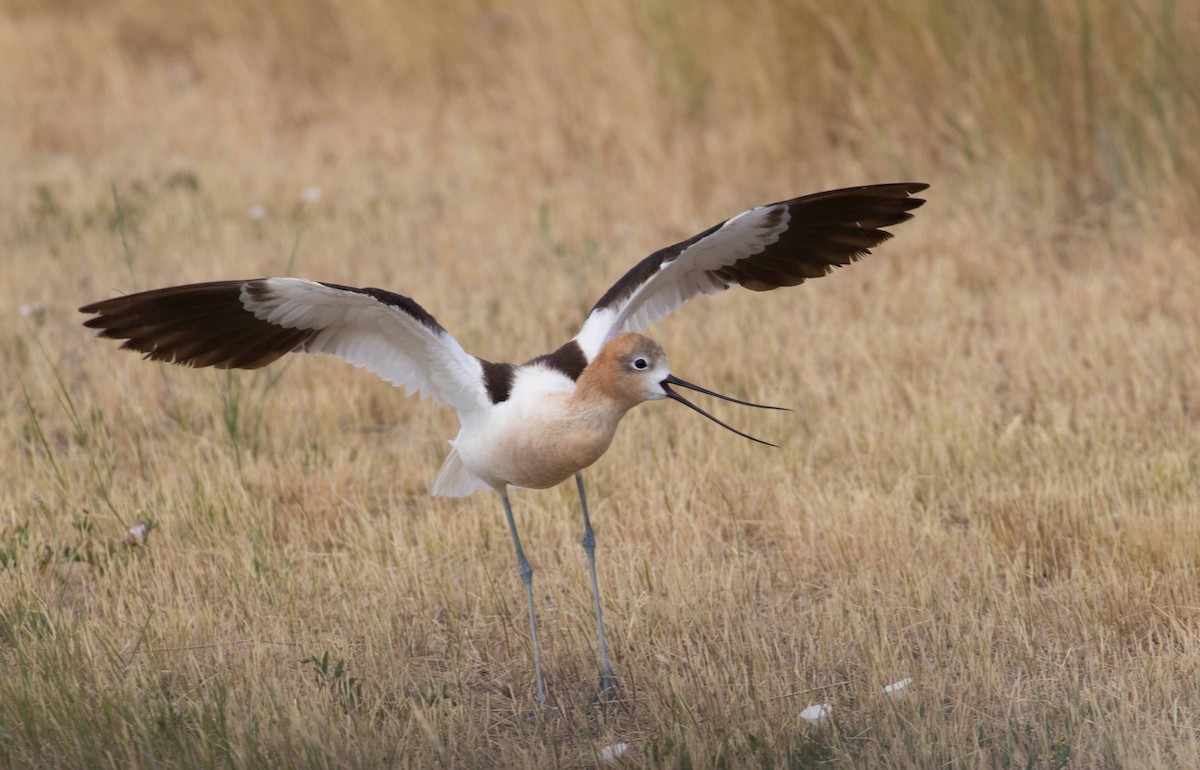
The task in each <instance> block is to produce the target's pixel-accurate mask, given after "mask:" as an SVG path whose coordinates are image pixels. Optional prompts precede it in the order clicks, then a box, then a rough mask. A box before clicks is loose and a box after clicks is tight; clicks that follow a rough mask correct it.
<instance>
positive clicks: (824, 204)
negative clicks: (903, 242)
mask: <svg viewBox="0 0 1200 770" xmlns="http://www.w3.org/2000/svg"><path fill="white" fill-rule="evenodd" d="M926 187H928V185H926V184H921V183H918V182H907V183H898V184H881V185H868V186H865V187H851V188H847V189H844V190H830V191H829V192H822V193H816V194H815V195H806V196H804V197H802V198H793V199H792V200H788V201H781V202H779V203H772V204H769V205H766V206H759V207H758V208H754V209H750V210H749V211H746V212H743V213H741V214H738V215H737V216H736V217H734V218H732V219H728V220H726V221H724V222H722V223H721V224H719V225H716V226H714V227H711V228H709V229H708V230H705V231H704V232H702V233H700V234H699V235H696V236H693V237H691V238H689V239H687V240H686V241H683V242H682V243H677V244H675V245H674V246H668V247H667V248H665V249H662V250H660V251H656V252H655V253H653V254H651V255H650V256H648V257H646V258H645V259H643V260H642V261H641V262H639V263H638V264H637V265H635V266H634V267H633V269H632V270H630V271H629V272H628V273H626V274H625V275H624V276H622V277H621V279H620V280H619V281H617V282H616V283H615V284H613V286H612V288H610V289H609V290H608V291H607V292H605V294H604V296H603V297H601V298H600V301H599V302H597V303H596V305H595V307H593V308H592V311H591V313H590V314H589V315H588V317H587V321H586V322H585V323H584V325H583V328H582V330H580V332H579V334H578V335H577V336H576V337H575V341H576V342H578V343H579V346H580V347H581V348H582V349H583V352H584V355H585V356H586V357H587V360H588V361H591V360H592V359H593V358H595V357H596V355H597V354H598V353H599V352H600V349H601V348H602V347H604V343H606V342H607V341H608V340H610V339H612V338H613V337H615V336H616V335H618V334H621V333H622V332H636V331H641V330H642V329H644V328H646V327H647V326H649V325H650V324H652V323H656V322H657V321H661V320H662V319H663V318H666V317H667V316H668V315H670V314H671V313H672V312H674V311H675V310H676V309H677V308H678V307H679V306H680V305H682V304H683V303H684V302H687V301H688V300H689V299H692V298H693V297H698V296H700V295H701V294H716V293H718V292H721V291H724V290H725V289H728V288H729V287H731V286H744V287H746V288H747V289H751V290H752V291H770V290H771V289H778V288H779V287H781V286H796V285H797V284H801V283H804V281H805V280H807V279H809V278H819V277H821V276H823V275H827V274H829V273H830V272H831V271H832V270H833V268H834V267H837V266H840V265H847V264H849V263H851V262H854V261H856V260H858V259H861V258H862V257H864V256H866V255H867V254H869V253H870V249H871V248H873V247H875V246H878V245H879V244H881V243H883V242H884V241H886V240H887V239H888V238H891V237H892V234H891V233H889V232H887V231H886V230H884V229H883V228H885V227H889V226H891V225H897V224H900V223H901V222H906V221H908V220H909V219H911V218H912V214H910V213H909V212H910V211H912V210H913V209H915V208H917V207H918V206H920V205H921V204H923V203H924V202H925V201H924V200H922V199H921V198H914V197H912V195H913V194H915V193H918V192H920V191H922V190H924V189H925V188H926Z"/></svg>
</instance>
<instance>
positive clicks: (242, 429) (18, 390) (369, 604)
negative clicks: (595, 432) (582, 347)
mask: <svg viewBox="0 0 1200 770" xmlns="http://www.w3.org/2000/svg"><path fill="white" fill-rule="evenodd" d="M1197 39H1200V6H1197V5H1196V4H1194V3H1179V2H1170V1H1168V0H1135V1H1133V2H1118V1H1117V0H1095V1H1094V2H1086V1H1081V2H1061V3H1033V2H1016V3H1009V2H978V3H959V2H952V1H951V0H927V1H923V2H911V1H909V2H899V1H895V2H892V1H889V2H880V3H872V4H862V5H860V6H851V5H849V4H845V3H835V2H819V1H815V0H809V1H806V2H802V1H795V2H791V1H787V0H757V1H751V2H736V3H735V2H715V1H714V2H703V3H701V2H696V3H670V2H647V3H635V2H617V1H615V0H604V1H600V2H592V3H586V4H566V3H562V4H550V3H544V4H532V3H530V4H513V5H504V4H500V3H482V2H481V3H472V2H465V1H462V0H454V1H453V2H426V3H421V2H414V3H384V2H377V1H374V0H356V1H355V2H339V3H335V2H318V1H317V0H302V1H300V2H285V0H264V1H263V2H257V3H239V2H233V1H232V0H214V1H213V2H208V3H202V4H192V5H185V4H164V3H153V2H147V1H145V0H95V1H94V2H85V1H84V0H47V1H46V2H36V1H35V0H0V168H3V170H4V173H3V175H0V248H2V249H3V254H4V260H5V262H4V263H5V265H6V267H7V268H8V269H7V271H6V276H5V280H4V281H3V282H0V300H2V301H0V307H4V308H6V309H7V310H6V311H5V312H6V318H7V319H8V320H7V321H6V322H5V323H4V324H2V325H0V363H2V365H3V369H4V371H5V374H4V378H5V383H6V385H7V387H5V388H4V389H3V393H2V394H0V398H2V399H3V417H2V418H0V420H2V423H0V424H2V425H3V436H4V441H5V443H4V447H5V448H4V454H3V456H2V457H0V479H2V480H3V483H0V656H2V659H3V666H4V670H5V671H6V672H7V673H6V675H5V676H3V677H0V763H3V764H5V765H6V766H13V767H46V766H62V767H122V768H125V767H163V766H169V767H170V766H189V767H191V766H201V767H260V766H275V767H279V766H311V767H345V766H355V767H358V766H361V767H367V766H372V767H378V766H404V767H427V766H432V765H438V764H440V765H447V766H468V767H478V766H570V767H577V766H596V765H598V764H601V763H603V762H604V755H603V753H602V752H603V750H604V748H605V747H612V746H616V745H619V744H625V745H626V746H627V747H628V748H627V751H626V752H625V754H624V755H623V757H622V758H621V760H620V761H621V762H624V763H627V764H629V765H632V766H652V767H737V766H775V767H780V766H782V767H807V766H813V765H817V764H821V765H826V764H828V765H834V766H847V767H849V766H853V767H864V766H865V767H913V766H935V765H951V766H964V767H988V768H992V767H1017V766H1025V767H1065V766H1071V767H1114V766H1131V767H1133V766H1136V767H1184V766H1195V765H1196V764H1197V759H1196V758H1197V756H1200V753H1198V751H1200V745H1198V744H1200V741H1198V739H1197V734H1196V730H1197V728H1196V725H1197V724H1200V677H1198V676H1197V674H1198V673H1200V672H1197V661H1198V660H1200V657H1198V655H1200V648H1198V643H1197V633H1198V631H1200V624H1198V623H1197V610H1196V608H1197V607H1200V587H1198V586H1200V580H1198V578H1200V575H1198V574H1197V568H1196V564H1197V560H1198V559H1200V524H1198V523H1197V517H1196V512H1197V510H1200V494H1198V491H1197V489H1198V488H1197V484H1196V480H1197V470H1198V464H1200V460H1198V457H1200V454H1198V452H1200V442H1198V440H1197V430H1196V428H1197V422H1198V420H1200V407H1198V405H1197V393H1198V392H1200V391H1198V386H1200V375H1198V372H1197V363H1196V362H1197V343H1196V340H1197V339H1198V337H1200V310H1198V309H1197V306H1196V301H1195V300H1196V297H1197V294H1198V289H1200V265H1198V263H1197V249H1196V246H1195V244H1196V237H1197V234H1198V231H1200V214H1198V213H1197V212H1198V211H1200V208H1198V204H1200V146H1198V144H1197V142H1196V140H1195V134H1196V127H1197V126H1198V125H1200V104H1198V101H1197V100H1198V96H1197V95H1198V94H1200V59H1198V58H1197V57H1196V56H1194V55H1192V54H1191V53H1190V50H1191V48H1192V47H1193V45H1194V43H1193V41H1195V40H1197ZM908 179H913V180H918V181H926V182H930V183H932V185H933V187H932V188H931V190H930V191H929V193H928V195H927V197H928V198H929V201H930V202H929V203H928V204H927V205H926V206H925V207H924V208H923V209H921V211H920V212H919V214H918V217H917V219H916V220H915V221H914V222H913V223H912V224H908V225H905V226H903V227H901V228H899V229H898V235H897V238H896V239H895V240H894V241H892V242H891V243H889V244H888V245H886V246H885V247H884V248H882V249H880V250H879V253H878V254H877V255H876V256H873V257H871V258H870V259H868V260H867V261H865V262H863V263H862V264H858V265H855V266H853V267H852V268H849V269H847V270H845V271H840V272H839V273H838V274H837V275H835V276H832V277H830V278H827V279H823V280H821V281H819V282H813V283H811V284H808V285H805V286H804V287H802V288H800V289H796V290H792V291H783V292H775V293H772V294H770V295H761V296H757V295H751V294H750V293H748V292H730V293H729V294H727V295H725V296H722V297H720V298H717V299H709V300H704V301H703V307H700V306H695V307H687V308H685V309H684V310H682V311H681V312H679V313H678V314H676V316H674V317H673V318H672V319H670V320H669V321H667V322H666V323H664V324H662V325H660V326H659V327H657V328H656V329H654V330H652V333H653V334H654V336H656V337H657V338H658V339H660V340H661V341H662V342H663V343H664V344H665V345H666V347H667V349H668V350H669V351H670V352H671V354H672V361H673V365H674V368H675V370H676V371H677V372H678V373H679V374H680V375H681V376H683V377H685V378H688V379H695V380H696V381H698V382H702V383H705V384H709V385H711V386H713V387H716V388H718V389H722V390H725V391H728V392H734V393H740V394H743V395H745V396H746V397H749V398H752V399H754V400H763V401H768V402H772V403H787V404H790V405H792V406H794V407H796V409H797V413H796V415H794V416H788V417H782V418H781V417H777V416H766V415H754V414H737V415H732V416H731V419H736V420H738V424H739V425H744V426H746V427H747V428H749V429H751V430H752V431H754V432H755V433H756V434H758V435H763V436H765V437H767V438H768V439H771V440H775V441H778V442H779V443H782V444H783V445H784V450H782V451H781V452H777V453H766V452H763V451H760V448H758V447H754V446H751V445H748V444H743V443H736V442H735V440H733V439H732V438H730V437H727V436H721V435H717V434H716V433H714V430H716V429H714V428H713V427H712V426H710V425H707V424H704V423H703V421H701V420H698V419H697V420H692V419H690V417H689V415H687V414H680V413H679V412H677V411H676V410H673V409H670V408H661V409H659V408H654V407H646V408H644V409H641V410H637V411H636V412H635V413H634V414H632V415H631V416H630V417H629V418H628V419H627V424H626V426H625V427H624V428H622V431H621V434H620V435H619V437H618V440H617V442H616V443H615V444H614V447H613V449H612V450H611V451H610V453H609V454H608V455H607V456H606V457H605V458H604V459H603V460H602V461H601V462H600V463H598V464H597V466H596V467H595V469H594V470H593V471H591V472H590V474H589V479H590V483H591V489H592V494H593V496H594V497H595V498H596V499H595V503H594V504H595V506H596V513H595V521H596V525H597V537H598V541H599V549H600V558H601V584H602V591H603V593H604V601H605V606H606V611H607V613H608V614H607V619H608V622H609V623H610V625H611V631H610V633H611V634H612V636H613V645H614V649H613V654H614V658H615V661H616V663H617V666H618V670H619V672H620V674H621V675H622V676H623V677H624V678H625V681H626V683H627V686H628V691H629V695H630V698H629V701H628V703H627V704H626V705H625V706H624V707H623V708H621V709H618V710H616V711H615V712H612V713H606V712H604V711H602V710H599V709H597V708H596V707H595V706H594V705H592V704H591V703H590V695H591V688H592V687H593V686H594V671H593V662H592V661H593V660H594V657H595V651H594V645H595V642H594V636H593V634H594V631H593V628H592V621H591V619H590V614H589V613H590V590H589V588H588V584H587V581H586V573H585V567H584V560H583V555H582V552H581V549H580V548H579V547H578V543H577V541H578V537H579V529H580V527H579V521H578V514H577V512H576V508H575V506H576V503H575V501H574V499H573V495H572V493H571V490H570V489H566V488H564V489H562V490H556V491H552V492H549V493H522V492H517V493H515V494H514V503H515V507H516V510H517V516H518V520H519V522H520V525H521V527H522V531H523V538H524V540H525V542H526V548H527V551H528V552H529V555H530V558H531V560H532V561H533V563H534V566H535V569H536V570H537V575H536V578H535V581H536V582H535V587H536V588H537V598H538V602H539V612H540V616H541V617H540V619H541V622H542V629H543V634H544V635H545V638H546V641H545V645H546V646H545V648H544V655H545V656H546V660H547V666H548V670H547V675H548V680H549V684H550V689H551V691H552V693H553V694H554V696H555V698H556V699H557V700H558V702H559V703H560V706H561V707H562V711H563V717H562V719H560V720H542V721H539V722H536V723H529V722H527V721H525V720H524V719H523V718H522V715H523V714H524V713H525V711H526V710H528V709H529V708H530V707H531V705H532V698H531V687H532V670H531V669H532V665H531V661H530V658H529V649H528V640H527V631H526V630H525V629H524V626H523V623H524V619H523V617H522V613H523V611H524V610H523V605H522V602H521V596H520V592H519V585H520V584H519V582H518V580H517V578H516V575H515V569H514V565H513V563H512V562H513V558H512V554H511V552H510V546H509V543H508V539H507V533H506V531H505V529H504V522H503V517H502V515H501V512H500V510H499V507H498V505H497V504H496V501H495V500H494V499H492V498H491V497H488V496H484V495H480V496H477V497H476V498H471V499H470V500H468V501H465V502H464V501H444V500H433V499H431V498H429V497H428V489H429V486H430V484H431V483H432V479H433V477H434V474H435V473H436V471H437V468H438V467H439V464H440V461H441V458H442V456H443V454H444V451H445V448H446V447H445V443H444V442H445V440H446V439H447V438H449V437H450V436H452V435H453V433H454V430H455V420H454V418H453V416H452V415H449V414H446V413H444V412H442V411H440V410H437V409H435V408H433V407H431V406H430V405H429V404H421V403H416V402H410V401H406V400H403V399H401V398H399V397H398V396H397V394H396V393H395V392H394V391H392V390H391V389H390V388H388V387H387V386H386V385H384V384H382V383H380V382H378V381H376V380H375V379H373V378H372V377H371V376H369V375H366V374H364V373H362V372H358V371H355V370H352V369H350V368H349V367H345V366H344V365H342V364H340V363H339V362H336V361H324V360H302V361H297V362H295V363H293V364H289V365H286V366H277V367H274V368H273V370H272V371H269V372H264V373H238V374H234V375H227V374H225V373H213V372H193V371H186V370H176V369H170V368H167V367H161V366H157V365H150V364H146V363H144V362H141V361H139V360H138V359H137V357H136V356H132V355H127V354H118V353H116V352H115V351H114V349H113V348H114V347H115V346H114V345H111V344H109V343H104V342H99V341H96V340H93V339H91V337H90V334H89V333H87V332H86V330H84V329H82V328H81V327H80V325H79V321H80V317H79V316H78V314H77V313H76V312H75V308H76V307H77V306H79V305H80V304H83V303H85V302H88V301H92V300H95V299H99V298H102V297H106V296H109V295H111V294H113V293H115V292H117V291H134V290H139V289H147V288H153V287H157V286H162V285H167V284H172V283H182V282H186V281H193V280H210V279H217V278H233V277H252V276H258V275H270V274H279V273H282V272H283V271H285V270H286V269H288V267H289V266H291V267H292V270H293V272H294V273H295V274H298V275H304V276H308V277H313V278H319V279H324V280H332V281H337V282H341V283H349V284H359V285H378V286H384V287H386V288H389V289H392V290H395V291H400V292H403V293H405V294H411V295H413V296H414V297H415V298H416V299H417V300H418V301H419V302H421V303H422V304H423V305H425V306H426V307H427V308H428V309H429V310H430V311H431V312H433V313H434V314H435V315H437V316H438V318H439V320H441V321H442V323H443V324H445V325H446V326H447V327H448V328H449V329H450V330H451V331H452V332H453V333H455V334H456V335H457V336H458V337H459V339H460V340H462V342H463V343H464V345H465V346H466V347H467V348H468V349H469V350H471V351H472V352H475V353H478V354H479V355H481V356H484V357H486V358H490V359H492V360H525V359H526V358H528V357H530V356H532V355H535V354H537V353H541V352H544V351H546V350H549V349H551V347H553V346H556V345H557V344H559V343H560V342H561V341H562V340H563V339H565V338H566V337H568V336H570V335H572V334H574V332H575V331H576V330H577V327H578V324H579V323H580V322H581V321H582V318H583V314H584V313H585V312H586V310H587V309H588V307H590V305H591V303H592V302H593V301H594V300H595V299H596V297H598V296H599V295H600V293H602V292H603V290H604V289H605V288H607V286H608V285H609V283H610V282H611V281H612V280H615V278H616V277H617V276H619V275H620V274H621V272H623V271H624V270H625V269H626V268H628V267H629V266H630V265H632V264H633V262H634V261H635V260H637V259H640V258H641V257H642V256H644V255H645V254H647V253H649V252H650V251H652V250H654V249H656V248H659V247H661V246H663V245H666V244H668V243H671V242H674V241H676V240H679V239H680V238H683V237H686V236H688V235H691V234H692V233H694V232H698V231H699V230H701V229H702V228H704V227H707V226H709V225H711V224H713V223H714V222H717V221H720V220H721V219H722V218H724V217H727V216H729V215H731V214H734V213H736V212H738V211H741V210H743V209H745V208H748V207H750V206H753V205H756V204H759V203H763V202H767V201H772V200H779V199H782V198H786V197H789V196H793V195H800V194H804V193H807V192H812V191H816V190H819V189H822V188H826V187H834V186H845V185H853V184H863V183H870V182H885V181H896V180H908ZM747 340H752V341H753V343H754V344H752V345H748V344H747ZM679 411H683V410H679ZM722 414H724V415H730V413H728V412H722ZM139 521H140V522H143V523H145V524H148V525H149V528H148V531H147V532H145V534H144V540H143V541H141V542H140V544H138V538H136V537H134V536H132V535H130V534H128V531H129V530H130V528H133V527H135V525H136V524H137V523H138V522H139ZM326 653H328V655H326ZM339 661H341V663H342V665H341V666H340V667H339V666H338V662H339ZM906 677H912V678H913V679H914V682H913V684H912V685H911V686H910V687H908V688H906V689H905V690H904V691H903V695H902V696H898V697H895V698H889V697H887V696H885V695H883V694H882V693H881V692H880V688H882V687H883V686H884V685H886V684H888V683H890V682H893V681H897V680H900V679H902V678H906ZM813 703H830V704H832V705H833V706H834V714H835V718H834V719H833V720H830V721H826V722H825V723H823V724H821V725H818V726H813V725H810V724H809V723H808V722H807V721H806V720H804V719H803V718H802V717H801V716H800V714H801V712H802V711H803V709H804V708H805V707H806V706H808V705H810V704H813Z"/></svg>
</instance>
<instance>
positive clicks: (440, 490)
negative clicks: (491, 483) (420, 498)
mask: <svg viewBox="0 0 1200 770" xmlns="http://www.w3.org/2000/svg"><path fill="white" fill-rule="evenodd" d="M486 486H487V483H486V482H485V481H483V480H482V479H480V478H479V477H478V476H476V475H475V474H474V473H471V472H470V471H469V470H467V466H465V465H463V461H462V458H461V457H459V456H458V450H457V449H454V448H453V445H451V449H450V454H449V455H448V456H447V457H446V462H444V463H442V469H441V471H439V472H438V476H437V480H436V481H434V482H433V494H434V495H437V496H441V497H466V496H467V495H469V494H471V493H472V492H474V491H475V490H477V489H483V488H484V487H486Z"/></svg>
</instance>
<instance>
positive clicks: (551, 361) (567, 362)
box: [525, 340, 588, 380]
mask: <svg viewBox="0 0 1200 770" xmlns="http://www.w3.org/2000/svg"><path fill="white" fill-rule="evenodd" d="M587 363H588V362H587V356H585V355H584V354H583V348H581V347H579V343H578V342H576V341H575V340H571V341H569V342H567V344H565V345H563V346H562V347H560V348H559V349H558V350H556V351H554V352H553V353H547V354H545V355H541V356H538V357H537V358H533V359H530V360H529V361H528V362H526V363H525V366H529V365H530V364H541V365H542V366H548V367H550V368H551V369H555V370H557V371H560V372H562V373H563V374H565V375H567V376H568V377H570V378H571V379H572V380H578V379H579V375H581V374H583V370H584V369H586V368H587Z"/></svg>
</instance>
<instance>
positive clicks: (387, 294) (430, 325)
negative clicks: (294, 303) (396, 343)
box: [320, 281, 446, 334]
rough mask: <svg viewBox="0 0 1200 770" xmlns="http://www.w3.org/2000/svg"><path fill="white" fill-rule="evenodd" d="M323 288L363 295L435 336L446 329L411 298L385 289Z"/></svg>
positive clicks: (333, 284)
mask: <svg viewBox="0 0 1200 770" xmlns="http://www.w3.org/2000/svg"><path fill="white" fill-rule="evenodd" d="M320 283H321V284H322V285H323V286H328V287H329V288H331V289H340V290H342V291H352V292H354V293H355V294H365V295H367V296H368V297H371V298H373V299H375V300H376V301H378V302H382V303H383V304H385V305H387V306H389V307H394V308H396V309H398V310H401V311H403V312H405V313H407V314H408V315H410V316H412V317H413V318H414V319H416V320H417V321H418V322H419V323H420V324H421V325H422V326H424V327H425V328H427V329H429V330H430V331H431V332H435V333H437V334H445V333H446V329H445V328H444V327H443V326H442V325H441V324H440V323H438V321H437V319H436V318H434V317H433V316H432V315H431V314H430V313H429V311H428V310H426V309H425V308H423V307H421V306H420V305H418V304H417V303H416V301H414V300H413V298H412V297H406V296H404V295H403V294H396V293H395V292H391V291H387V290H386V289H375V288H371V287H368V288H365V289H359V288H357V287H354V286H342V285H341V284H338V283H325V282H324V281H321V282H320Z"/></svg>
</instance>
